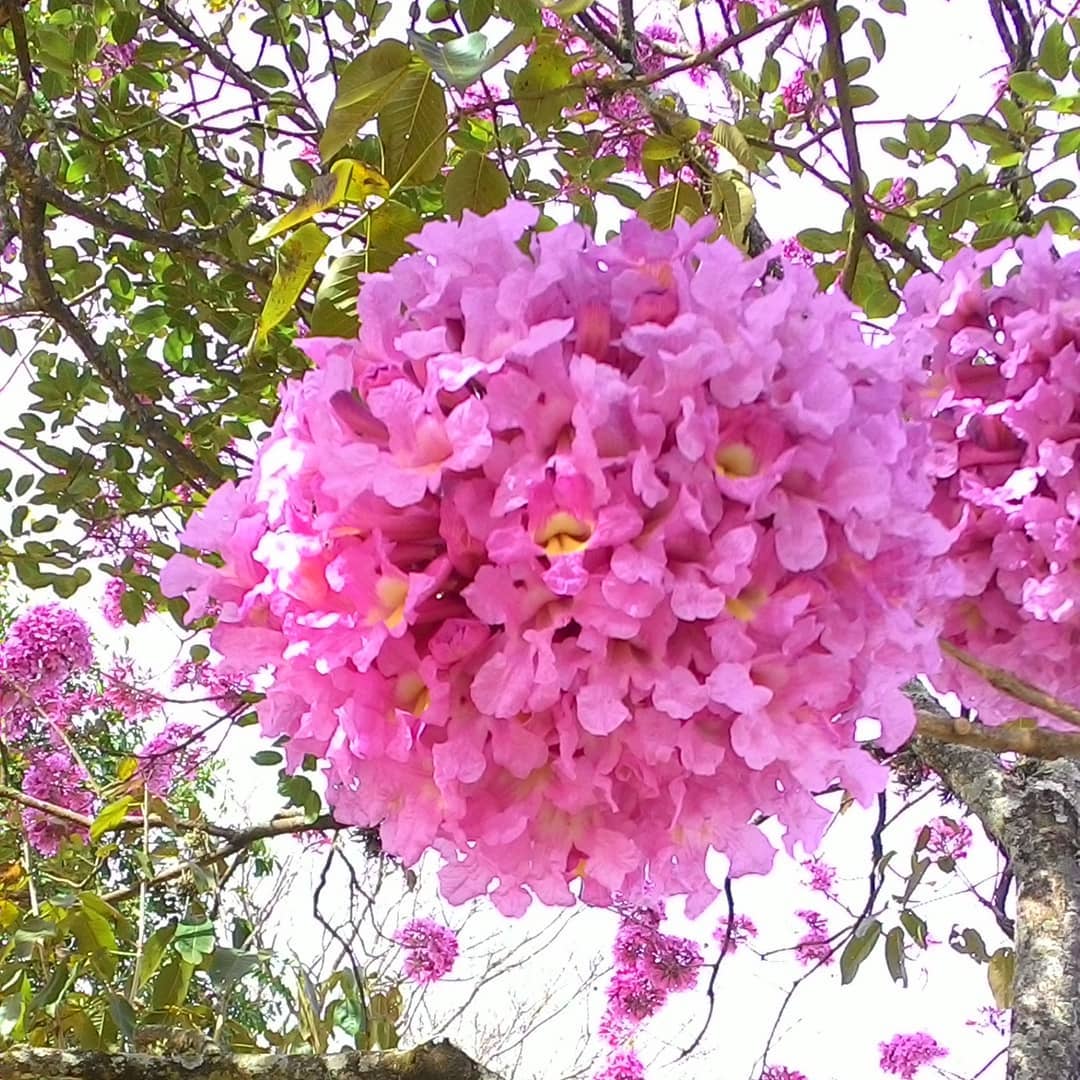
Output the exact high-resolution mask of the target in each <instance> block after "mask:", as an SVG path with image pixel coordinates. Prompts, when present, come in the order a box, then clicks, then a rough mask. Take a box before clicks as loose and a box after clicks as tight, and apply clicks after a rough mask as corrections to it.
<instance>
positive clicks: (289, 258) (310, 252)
mask: <svg viewBox="0 0 1080 1080" xmlns="http://www.w3.org/2000/svg"><path fill="white" fill-rule="evenodd" d="M329 242H330V237H329V236H327V235H326V233H324V232H323V231H322V229H320V228H319V226H318V225H316V224H314V223H313V222H308V224H306V225H301V226H300V228H299V229H297V230H296V232H294V233H293V234H292V236H290V237H289V238H288V239H287V240H286V241H285V243H284V244H282V245H281V250H280V251H278V256H277V271H276V272H275V274H274V280H273V281H272V282H271V284H270V294H269V295H268V296H267V298H266V303H264V304H263V309H262V314H261V315H259V323H258V326H257V327H256V329H255V347H256V348H258V347H259V345H261V344H262V343H263V342H264V341H265V340H266V335H267V334H269V333H270V331H271V330H273V328H274V327H275V326H277V325H278V323H280V322H281V320H282V319H284V318H285V316H286V315H288V314H289V312H290V311H291V310H292V308H293V305H294V304H295V303H296V301H297V300H298V299H299V298H300V294H301V293H302V292H303V291H304V286H305V285H306V284H307V282H308V278H310V277H311V273H312V271H313V270H314V269H315V264H316V263H317V262H318V261H319V257H320V256H321V255H322V253H323V252H324V251H325V250H326V245H327V244H328V243H329Z"/></svg>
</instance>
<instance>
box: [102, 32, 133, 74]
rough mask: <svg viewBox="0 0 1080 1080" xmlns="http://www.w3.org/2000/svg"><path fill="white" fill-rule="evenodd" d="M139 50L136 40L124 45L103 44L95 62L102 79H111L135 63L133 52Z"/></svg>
mask: <svg viewBox="0 0 1080 1080" xmlns="http://www.w3.org/2000/svg"><path fill="white" fill-rule="evenodd" d="M138 51H139V44H138V42H137V41H129V42H127V43H126V44H124V45H103V46H102V47H101V50H100V51H99V52H98V55H97V60H96V64H97V66H98V67H99V68H101V74H102V78H103V79H104V80H108V79H113V78H115V77H116V76H117V75H119V74H120V72H121V71H126V70H127V69H128V68H129V67H131V65H132V64H133V63H135V54H136V53H137V52H138Z"/></svg>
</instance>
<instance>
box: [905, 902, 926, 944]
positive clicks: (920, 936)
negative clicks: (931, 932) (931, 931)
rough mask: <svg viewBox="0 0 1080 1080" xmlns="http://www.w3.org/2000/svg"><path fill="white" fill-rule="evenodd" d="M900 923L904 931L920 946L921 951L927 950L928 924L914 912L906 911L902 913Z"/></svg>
mask: <svg viewBox="0 0 1080 1080" xmlns="http://www.w3.org/2000/svg"><path fill="white" fill-rule="evenodd" d="M900 923H901V925H902V926H903V927H904V929H905V930H906V931H907V932H908V934H909V935H910V936H911V940H912V941H914V942H915V944H916V945H918V946H919V948H920V949H925V948H926V922H925V920H924V919H922V918H920V916H918V915H916V914H915V912H914V911H911V910H910V909H905V910H904V911H901V912H900Z"/></svg>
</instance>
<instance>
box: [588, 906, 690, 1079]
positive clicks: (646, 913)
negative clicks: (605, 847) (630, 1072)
mask: <svg viewBox="0 0 1080 1080" xmlns="http://www.w3.org/2000/svg"><path fill="white" fill-rule="evenodd" d="M615 906H616V908H617V909H618V910H619V912H620V914H621V915H622V921H621V923H620V925H619V931H618V933H617V934H616V936H615V947H614V950H613V952H614V959H615V971H614V974H613V975H612V977H611V982H610V983H609V984H608V988H607V1009H606V1011H605V1013H604V1016H603V1018H602V1019H601V1021H600V1034H601V1035H602V1037H603V1038H604V1039H606V1041H607V1042H608V1044H609V1045H610V1046H611V1047H612V1053H611V1056H610V1057H609V1058H608V1062H607V1066H606V1069H607V1070H608V1071H607V1072H601V1073H600V1074H599V1076H598V1077H597V1078H596V1080H601V1078H602V1077H609V1076H619V1075H621V1073H620V1072H619V1069H624V1070H625V1069H627V1068H628V1067H629V1066H628V1065H627V1063H626V1062H624V1061H623V1060H622V1059H623V1055H624V1054H625V1050H624V1049H622V1047H623V1044H624V1043H626V1041H627V1040H628V1039H629V1038H630V1037H631V1036H632V1035H633V1033H634V1031H635V1029H636V1028H637V1027H639V1026H640V1025H641V1024H642V1023H644V1021H646V1020H647V1019H648V1018H649V1017H650V1016H653V1015H654V1014H655V1013H657V1012H658V1011H659V1010H660V1008H661V1007H662V1006H663V1004H664V1002H665V1001H666V1000H667V997H668V994H672V993H679V992H681V991H684V990H692V989H693V988H694V987H695V986H696V985H697V980H698V973H699V971H700V970H701V964H702V957H701V950H700V948H698V946H697V944H696V943H695V942H693V941H691V940H690V939H689V938H682V937H676V936H675V935H673V934H665V933H663V931H661V929H660V924H661V922H662V921H663V918H664V909H663V905H662V904H660V903H655V902H648V903H644V904H626V903H623V902H621V901H619V900H616V902H615ZM634 1063H636V1066H637V1067H638V1068H640V1062H638V1060H637V1058H636V1057H633V1060H632V1062H631V1064H634Z"/></svg>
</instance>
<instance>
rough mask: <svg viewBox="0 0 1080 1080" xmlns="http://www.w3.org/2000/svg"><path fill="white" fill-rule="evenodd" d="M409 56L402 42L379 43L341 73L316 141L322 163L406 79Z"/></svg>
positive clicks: (349, 137)
mask: <svg viewBox="0 0 1080 1080" xmlns="http://www.w3.org/2000/svg"><path fill="white" fill-rule="evenodd" d="M411 59H412V53H410V52H409V48H408V46H407V45H406V44H405V43H404V42H402V41H383V42H380V44H378V45H376V46H375V48H373V49H368V50H367V51H366V52H362V53H360V55H359V56H357V57H356V58H355V59H354V60H352V61H351V62H350V63H349V64H348V65H347V66H346V67H345V69H344V70H343V71H342V73H341V78H340V80H339V82H338V89H337V95H336V96H335V98H334V103H333V105H332V106H331V107H330V115H329V116H328V117H327V120H326V130H325V131H324V132H323V136H322V138H321V139H320V140H319V152H320V153H321V154H322V157H323V161H328V160H329V159H330V158H332V157H333V156H334V155H335V154H336V153H337V152H338V151H339V150H340V149H341V148H342V147H343V146H344V145H345V144H346V143H347V142H348V141H349V140H350V139H351V138H352V137H353V136H354V135H355V134H356V133H357V131H358V130H359V129H360V128H361V127H362V126H363V125H364V124H366V123H367V122H368V121H369V120H371V119H373V118H374V117H376V116H377V115H378V114H379V112H380V110H381V109H382V107H383V106H384V105H385V104H386V102H387V101H389V100H391V99H392V98H393V96H394V94H395V93H396V92H397V90H398V88H399V86H400V85H401V83H402V82H403V81H404V80H405V79H406V78H407V77H408V75H409V70H410V67H409V65H410V61H411Z"/></svg>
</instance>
